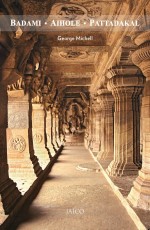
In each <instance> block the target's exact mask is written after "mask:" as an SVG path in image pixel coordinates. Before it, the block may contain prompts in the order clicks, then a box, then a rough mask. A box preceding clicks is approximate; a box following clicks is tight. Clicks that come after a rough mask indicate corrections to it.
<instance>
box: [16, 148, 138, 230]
mask: <svg viewBox="0 0 150 230" xmlns="http://www.w3.org/2000/svg"><path fill="white" fill-rule="evenodd" d="M93 162H94V160H93V158H92V157H91V155H90V153H89V152H88V151H87V150H86V149H85V148H84V147H83V146H66V147H65V148H64V150H63V152H62V155H61V156H60V157H59V159H58V162H57V163H56V164H55V165H54V167H53V169H52V171H51V173H50V175H49V176H48V178H47V180H46V181H45V183H44V184H43V186H42V189H41V190H40V193H39V194H38V196H37V197H36V199H35V200H34V201H33V203H32V205H31V206H30V208H29V210H28V211H27V212H26V213H24V216H23V215H22V218H23V221H22V223H21V224H20V225H19V226H18V228H17V229H18V230H29V229H36V230H41V229H44V230H50V229H53V230H77V229H79V230H123V229H125V230H135V229H137V228H136V226H135V225H134V223H133V221H132V220H131V218H130V217H129V216H128V214H127V212H126V210H125V209H124V207H123V206H122V204H121V202H120V201H119V199H118V198H117V197H116V196H115V194H114V192H113V191H112V189H111V187H110V186H109V184H108V182H107V181H106V179H105V178H104V176H103V175H102V173H101V171H99V170H97V169H96V170H91V171H90V170H79V169H78V165H80V166H81V165H84V166H85V164H87V165H88V168H89V165H90V164H92V168H93Z"/></svg>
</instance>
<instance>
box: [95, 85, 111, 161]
mask: <svg viewBox="0 0 150 230" xmlns="http://www.w3.org/2000/svg"><path fill="white" fill-rule="evenodd" d="M98 95H99V96H98V99H97V101H98V102H99V107H100V108H101V134H100V136H101V150H100V152H99V154H98V156H97V158H98V160H109V161H111V160H113V146H114V134H113V105H114V98H113V96H112V94H111V92H110V91H108V90H107V89H100V90H98Z"/></svg>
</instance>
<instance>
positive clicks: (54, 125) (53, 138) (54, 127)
mask: <svg viewBox="0 0 150 230" xmlns="http://www.w3.org/2000/svg"><path fill="white" fill-rule="evenodd" d="M52 144H53V146H54V150H55V151H57V150H58V149H59V147H58V144H57V142H56V113H55V109H52Z"/></svg>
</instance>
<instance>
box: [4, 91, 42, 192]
mask: <svg viewBox="0 0 150 230" xmlns="http://www.w3.org/2000/svg"><path fill="white" fill-rule="evenodd" d="M7 140H8V141H7V148H8V163H9V173H10V177H11V178H12V179H13V180H14V181H15V182H16V183H17V185H18V187H19V189H21V191H22V192H25V191H27V190H28V189H29V187H30V186H31V184H32V183H33V182H34V181H35V180H36V178H37V175H38V169H37V167H36V166H35V165H36V162H37V158H36V157H35V156H34V152H33V151H31V148H30V141H31V140H30V139H29V95H28V94H26V95H24V91H23V90H12V91H8V129H7ZM35 158H36V159H35ZM31 159H32V161H33V162H34V163H35V165H33V162H32V161H31ZM35 160H36V162H35ZM37 163H38V162H37ZM34 166H35V167H34ZM37 166H38V165H37ZM34 169H35V170H34ZM39 170H40V169H39ZM36 173H37V175H36Z"/></svg>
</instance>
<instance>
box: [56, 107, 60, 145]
mask: <svg viewBox="0 0 150 230" xmlns="http://www.w3.org/2000/svg"><path fill="white" fill-rule="evenodd" d="M55 116H56V143H57V145H58V147H60V146H61V141H60V134H59V117H58V112H56V114H55Z"/></svg>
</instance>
